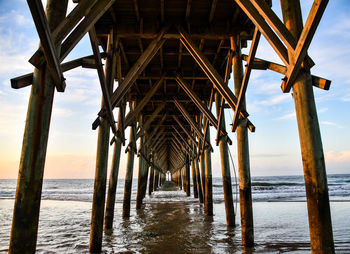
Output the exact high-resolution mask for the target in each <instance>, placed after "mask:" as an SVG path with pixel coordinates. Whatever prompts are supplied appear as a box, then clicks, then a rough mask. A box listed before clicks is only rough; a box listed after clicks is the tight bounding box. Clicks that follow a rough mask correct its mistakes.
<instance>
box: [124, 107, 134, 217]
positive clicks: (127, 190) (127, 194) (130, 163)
mask: <svg viewBox="0 0 350 254" xmlns="http://www.w3.org/2000/svg"><path fill="white" fill-rule="evenodd" d="M131 108H132V110H133V108H134V105H133V106H132V107H131ZM134 125H135V124H134V123H132V124H131V127H130V137H129V146H128V159H127V166H126V172H125V184H124V199H123V217H124V218H127V217H130V202H131V188H132V176H133V170H134V156H135V151H136V142H135V130H134V129H135V126H134Z"/></svg>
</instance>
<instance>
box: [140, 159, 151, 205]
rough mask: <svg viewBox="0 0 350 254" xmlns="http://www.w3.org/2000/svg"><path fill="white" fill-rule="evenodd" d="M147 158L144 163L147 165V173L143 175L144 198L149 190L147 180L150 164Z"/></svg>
mask: <svg viewBox="0 0 350 254" xmlns="http://www.w3.org/2000/svg"><path fill="white" fill-rule="evenodd" d="M144 160H145V163H144V167H145V175H144V176H143V177H144V184H143V185H142V192H141V194H142V199H144V198H145V197H146V192H147V181H148V171H149V165H148V162H147V161H146V159H144Z"/></svg>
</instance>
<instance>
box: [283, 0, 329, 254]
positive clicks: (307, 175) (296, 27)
mask: <svg viewBox="0 0 350 254" xmlns="http://www.w3.org/2000/svg"><path fill="white" fill-rule="evenodd" d="M281 7H282V14H283V20H284V23H285V24H286V27H287V28H288V29H289V31H290V32H291V33H292V35H293V36H294V38H296V39H299V37H300V34H301V31H302V29H303V21H302V15H301V9H300V2H299V0H285V1H281ZM290 59H292V58H291V55H290ZM293 97H294V103H295V111H296V116H297V121H298V129H299V139H300V147H301V155H302V160H303V167H304V179H305V189H306V197H307V207H308V214H309V228H310V240H311V251H312V253H334V242H333V231H332V220H331V212H330V207H329V197H328V186H327V175H326V166H325V161H324V153H323V147H322V140H321V133H320V127H319V123H318V117H317V111H316V105H315V99H314V93H313V88H312V81H311V75H310V71H309V70H305V69H301V70H300V71H299V74H298V77H297V79H296V81H295V83H294V85H293Z"/></svg>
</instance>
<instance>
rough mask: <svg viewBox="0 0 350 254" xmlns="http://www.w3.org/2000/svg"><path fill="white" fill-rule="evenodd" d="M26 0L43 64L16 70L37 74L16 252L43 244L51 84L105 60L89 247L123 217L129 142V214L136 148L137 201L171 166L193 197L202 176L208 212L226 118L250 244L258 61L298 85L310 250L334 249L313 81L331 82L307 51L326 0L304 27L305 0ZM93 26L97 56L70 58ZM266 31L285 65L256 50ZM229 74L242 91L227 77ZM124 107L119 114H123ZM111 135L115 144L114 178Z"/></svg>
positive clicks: (201, 195)
mask: <svg viewBox="0 0 350 254" xmlns="http://www.w3.org/2000/svg"><path fill="white" fill-rule="evenodd" d="M27 2H28V5H29V8H30V10H31V13H32V15H33V19H34V22H35V25H36V28H37V31H38V34H39V37H40V41H41V45H40V48H39V49H38V51H37V52H35V53H34V54H33V56H32V58H31V59H30V62H31V63H32V64H33V65H34V66H35V71H34V73H29V74H26V75H24V76H21V77H17V78H14V79H12V80H11V82H12V83H11V84H12V87H13V88H21V87H25V86H28V85H32V96H31V100H30V103H29V109H28V116H27V117H28V118H27V122H26V130H25V135H24V142H23V149H22V157H21V165H20V171H19V180H18V186H17V194H16V201H15V211H14V217H13V226H12V234H11V242H10V253H24V252H22V251H23V250H29V252H34V251H35V246H36V232H37V229H38V218H39V208H40V198H41V188H42V178H43V170H44V162H45V154H46V147H47V140H48V133H49V126H50V116H51V109H52V101H53V94H54V92H55V91H54V90H57V91H58V92H64V89H65V86H66V85H70V81H69V80H66V81H65V80H64V78H63V77H64V72H65V71H69V70H70V69H73V68H76V67H80V66H81V67H84V68H94V69H96V70H97V74H98V77H99V81H100V86H101V90H102V94H103V102H102V105H101V109H96V114H97V118H96V120H95V121H93V123H92V128H93V129H98V131H99V139H98V146H97V149H98V151H97V159H96V171H95V184H94V196H93V204H92V217H91V231H90V247H89V250H90V251H91V252H100V251H101V249H102V237H103V227H105V228H107V229H109V228H112V225H113V213H114V203H115V195H116V187H117V186H116V185H117V181H118V172H119V164H120V156H121V150H122V147H123V146H125V147H126V151H127V152H128V160H127V170H126V171H127V172H126V176H125V187H124V188H125V191H124V200H123V217H129V216H130V209H131V208H130V196H131V188H132V179H133V175H132V174H133V166H134V156H135V155H137V156H138V159H139V169H138V177H137V179H138V184H137V198H136V199H137V200H136V208H137V209H142V202H143V199H144V197H145V195H146V192H147V190H146V189H147V182H148V194H149V195H151V194H152V192H153V191H155V190H157V188H158V187H159V186H161V185H162V184H163V183H164V182H165V178H166V174H170V175H171V180H172V181H173V182H174V183H176V184H177V185H178V186H179V187H180V188H181V189H183V190H184V191H185V192H186V194H187V196H190V195H191V188H190V186H191V178H192V181H193V182H192V186H193V193H194V197H196V198H198V201H199V202H200V203H203V204H204V213H205V215H206V216H212V215H213V199H212V175H211V153H212V146H213V145H214V144H211V142H210V132H209V128H210V127H212V128H215V129H216V133H217V134H216V138H215V140H216V145H218V146H220V156H221V157H220V158H221V168H222V179H223V189H224V197H225V212H226V221H227V225H228V226H231V227H234V226H235V213H234V209H233V199H232V183H231V175H230V165H229V161H228V145H231V144H232V140H231V139H230V138H229V136H228V132H229V131H234V132H236V133H237V153H238V166H239V174H238V175H239V193H240V213H241V216H240V218H241V231H242V245H243V246H244V247H247V248H248V247H253V246H254V230H253V228H254V227H253V211H252V197H251V180H250V165H249V144H248V131H250V132H254V131H255V126H254V123H252V122H251V121H250V120H249V119H248V116H249V114H248V112H247V111H246V107H245V104H246V102H245V93H246V90H247V86H248V81H249V76H250V73H251V71H253V70H254V69H260V70H271V71H275V72H278V73H280V74H282V76H281V77H282V78H283V81H282V85H281V88H282V92H285V93H286V92H290V91H291V89H293V93H294V100H295V105H296V112H297V120H298V127H299V133H300V140H301V150H302V157H303V163H304V172H305V184H306V190H307V199H308V209H309V224H310V236H311V249H312V251H313V252H314V253H332V252H334V246H333V236H332V225H331V217H330V211H329V201H328V189H327V179H326V171H325V163H324V155H323V150H322V143H321V136H320V132H319V126H318V120H317V112H316V108H315V102H314V96H313V90H312V89H313V87H318V88H321V89H326V90H328V89H329V85H330V81H329V80H326V79H323V78H320V77H316V76H313V75H311V73H310V69H311V68H312V66H313V65H314V64H315V63H314V62H313V60H312V59H311V58H310V57H309V56H308V54H307V49H308V47H309V45H310V43H311V40H312V37H313V35H314V33H315V31H316V28H317V26H318V23H319V21H320V19H321V17H322V14H323V12H324V10H325V8H326V6H327V3H328V1H325V0H315V1H314V5H313V6H312V9H311V11H310V13H309V16H308V18H307V20H306V23H305V25H304V26H303V23H302V19H301V10H300V4H299V0H286V1H281V7H282V13H283V21H284V22H282V21H281V20H280V18H279V17H278V16H277V15H276V14H275V13H274V12H273V10H272V9H271V2H269V1H263V0H261V1H258V0H236V1H233V0H220V1H218V0H205V1H195V0H193V1H192V0H177V1H166V0H158V1H151V0H146V1H137V0H133V1H130V0H115V1H114V0H100V1H96V0H92V1H91V0H81V1H74V2H76V3H77V5H76V7H75V8H74V9H73V10H72V11H71V13H70V14H69V15H68V16H66V8H67V0H66V1H58V0H48V5H47V9H46V16H45V13H44V10H43V7H42V3H41V1H40V0H27ZM63 2H64V3H63ZM85 34H88V35H89V38H90V42H91V47H92V51H93V55H91V56H83V57H82V58H79V59H76V60H73V61H70V62H65V61H64V59H65V57H66V56H67V55H68V54H69V53H70V51H71V50H72V49H73V48H74V47H75V46H76V45H77V43H78V42H79V41H80V40H81V39H82V38H83V36H84V35H85ZM261 35H262V36H264V37H265V38H266V39H267V41H268V42H269V43H270V45H271V46H272V48H273V50H274V51H275V52H276V54H277V55H278V56H279V57H280V58H281V62H282V63H283V64H277V63H272V62H268V61H265V60H263V59H258V58H255V54H256V51H257V47H258V45H259V40H260V37H261ZM247 41H251V43H250V44H249V45H250V48H249V55H242V54H241V48H243V47H247V45H248V43H247ZM102 59H105V60H104V61H103V60H102ZM243 61H244V62H245V65H244V64H243ZM103 65H104V66H103ZM231 75H232V76H233V81H234V85H235V90H234V91H232V90H231V89H230V88H229V87H228V81H229V79H230V77H231ZM276 89H278V88H276ZM214 102H215V103H216V107H215V108H216V112H214V113H213V112H212V111H213V110H212V105H213V103H214ZM127 106H129V108H127ZM116 109H117V111H118V114H119V116H118V117H115V116H114V110H116ZM225 109H227V110H231V111H232V112H233V113H234V118H233V122H232V124H231V126H232V129H231V130H226V127H225V126H226V123H225V114H224V111H225ZM128 127H130V137H129V138H128V139H127V138H126V136H125V129H126V128H128ZM137 143H138V144H139V145H138V146H137V145H136V144H137ZM110 145H113V146H114V151H113V162H112V169H111V175H110V176H109V185H108V189H107V188H106V186H107V164H108V150H109V146H110ZM34 172H35V174H34ZM191 175H192V177H191ZM106 193H107V195H106ZM106 196H107V202H105V201H106V200H105V197H106ZM105 204H106V205H105ZM27 218H31V219H30V220H31V221H30V222H28V219H27ZM32 235H35V237H34V236H33V237H32ZM23 242H26V244H25V245H23V244H22V243H23Z"/></svg>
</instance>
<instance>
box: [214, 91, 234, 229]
mask: <svg viewBox="0 0 350 254" xmlns="http://www.w3.org/2000/svg"><path fill="white" fill-rule="evenodd" d="M215 104H216V115H217V118H219V114H220V106H221V95H220V94H219V93H215ZM219 128H220V129H221V130H223V131H226V126H225V114H224V112H222V116H221V126H219ZM219 139H220V140H219V146H220V159H221V172H222V185H223V188H224V198H225V210H226V223H227V226H235V209H234V207H233V197H232V184H231V173H230V161H229V157H228V144H227V136H220V138H219Z"/></svg>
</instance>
